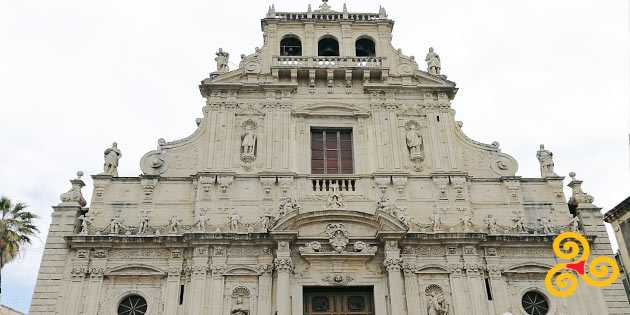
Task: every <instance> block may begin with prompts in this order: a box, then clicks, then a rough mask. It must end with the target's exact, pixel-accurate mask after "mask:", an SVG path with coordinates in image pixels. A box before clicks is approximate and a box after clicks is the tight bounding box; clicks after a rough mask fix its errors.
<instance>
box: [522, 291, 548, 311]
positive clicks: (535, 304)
mask: <svg viewBox="0 0 630 315" xmlns="http://www.w3.org/2000/svg"><path fill="white" fill-rule="evenodd" d="M521 304H522V305H523V309H524V310H525V312H527V314H529V315H547V313H549V301H547V298H546V297H545V296H544V295H542V294H540V293H538V292H536V291H529V292H527V293H525V295H523V298H522V299H521Z"/></svg>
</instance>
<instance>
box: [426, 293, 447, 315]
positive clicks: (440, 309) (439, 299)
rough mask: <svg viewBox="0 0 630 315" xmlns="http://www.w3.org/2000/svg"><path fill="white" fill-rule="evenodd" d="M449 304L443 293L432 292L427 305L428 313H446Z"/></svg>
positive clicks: (433, 314) (429, 314) (442, 314)
mask: <svg viewBox="0 0 630 315" xmlns="http://www.w3.org/2000/svg"><path fill="white" fill-rule="evenodd" d="M448 311H449V305H448V303H447V302H446V299H445V298H444V295H442V294H437V293H435V292H433V294H432V295H431V297H430V298H429V303H428V307H427V314H428V315H448Z"/></svg>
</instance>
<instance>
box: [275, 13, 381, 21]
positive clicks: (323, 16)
mask: <svg viewBox="0 0 630 315" xmlns="http://www.w3.org/2000/svg"><path fill="white" fill-rule="evenodd" d="M267 18H275V19H281V20H306V19H313V20H324V21H339V20H351V21H374V20H378V19H381V18H382V17H380V16H379V14H378V13H349V12H346V13H342V12H312V13H310V12H276V13H275V14H274V15H273V16H267Z"/></svg>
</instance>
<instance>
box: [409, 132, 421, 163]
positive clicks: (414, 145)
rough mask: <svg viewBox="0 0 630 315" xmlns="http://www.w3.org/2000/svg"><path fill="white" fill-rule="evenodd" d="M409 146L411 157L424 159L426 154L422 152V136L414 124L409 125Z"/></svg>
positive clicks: (412, 158)
mask: <svg viewBox="0 0 630 315" xmlns="http://www.w3.org/2000/svg"><path fill="white" fill-rule="evenodd" d="M407 148H409V159H411V160H422V159H424V155H423V153H422V136H420V133H419V132H418V129H417V128H416V125H414V124H411V125H409V131H407Z"/></svg>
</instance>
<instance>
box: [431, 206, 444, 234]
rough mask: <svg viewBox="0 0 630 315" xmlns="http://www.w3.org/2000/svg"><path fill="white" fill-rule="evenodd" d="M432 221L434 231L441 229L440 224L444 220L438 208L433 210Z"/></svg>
mask: <svg viewBox="0 0 630 315" xmlns="http://www.w3.org/2000/svg"><path fill="white" fill-rule="evenodd" d="M431 223H432V224H433V231H434V232H435V231H441V229H440V224H442V221H441V219H440V215H439V214H438V212H437V210H433V215H432V216H431Z"/></svg>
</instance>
